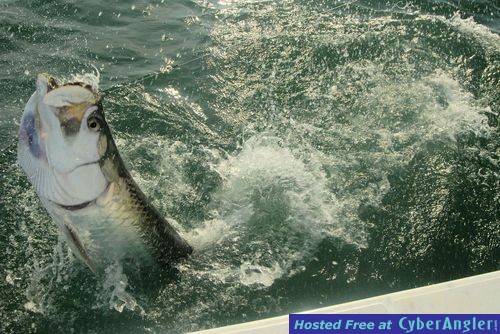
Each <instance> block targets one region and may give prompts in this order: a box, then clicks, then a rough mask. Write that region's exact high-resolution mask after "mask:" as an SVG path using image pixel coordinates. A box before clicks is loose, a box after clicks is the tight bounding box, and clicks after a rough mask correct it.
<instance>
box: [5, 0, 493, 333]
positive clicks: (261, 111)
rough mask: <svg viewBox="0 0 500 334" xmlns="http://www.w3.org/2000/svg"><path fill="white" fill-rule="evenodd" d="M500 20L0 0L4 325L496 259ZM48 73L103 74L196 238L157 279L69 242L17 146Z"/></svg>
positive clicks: (413, 5)
mask: <svg viewBox="0 0 500 334" xmlns="http://www.w3.org/2000/svg"><path fill="white" fill-rule="evenodd" d="M499 33H500V6H499V5H498V3H497V2H496V1H494V0H481V1H451V0H450V1H444V0H425V1H424V0H421V1H368V0H360V1H333V0H332V1H314V0H311V1H304V0H302V1H299V0H294V1H255V0H254V1H251V0H247V1H243V0H242V1H231V0H220V1H208V0H197V1H184V0H183V1H167V0H165V1H163V0H162V1H108V2H104V1H95V0H92V1H59V0H58V1H11V0H0V332H1V333H180V332H188V331H192V330H199V329H204V328H211V327H217V326H222V325H227V324H233V323H238V322H242V321H250V320H255V319H262V318H266V317H271V316H275V315H282V314H288V313H290V312H297V311H301V310H305V309H309V308H315V307H321V306H327V305H332V304H336V303H341V302H347V301H351V300H356V299H359V298H365V297H370V296H374V295H378V294H382V293H388V292H394V291H399V290H402V289H408V288H414V287H420V286H425V285H428V284H433V283H438V282H443V281H447V280H451V279H457V278H462V277H467V276H471V275H475V274H481V273H486V272H490V271H494V270H499V269H500V165H499V157H500V125H499V113H500V36H499ZM42 72H48V73H51V74H54V75H56V76H58V77H60V78H69V77H70V76H71V75H73V74H79V75H87V76H88V75H89V74H93V75H97V73H98V74H99V76H100V83H99V86H100V89H101V90H102V91H103V92H104V94H105V97H104V110H105V112H106V116H107V119H108V122H109V124H110V126H111V128H112V131H113V134H114V137H115V140H116V142H117V145H118V147H119V150H120V153H121V154H122V156H123V158H124V160H125V163H126V164H127V166H128V168H129V170H130V171H131V173H132V175H133V176H134V178H135V179H136V181H137V182H138V184H139V185H140V187H141V188H142V189H143V191H144V192H145V193H146V194H147V195H148V196H149V197H150V198H151V200H152V202H153V203H154V205H155V206H157V207H158V208H159V210H160V211H161V212H162V213H163V214H164V215H165V216H168V217H170V218H172V219H174V220H175V222H176V228H177V229H178V230H179V231H180V233H181V234H182V235H183V236H185V237H186V239H187V240H189V242H190V243H191V244H192V245H193V247H194V248H195V253H194V254H193V256H192V257H191V258H190V259H189V260H188V261H186V262H185V263H182V264H180V265H179V266H178V267H177V269H178V274H177V275H176V277H175V278H172V279H171V280H168V281H166V282H161V283H160V284H158V285H159V286H157V287H156V288H155V289H154V291H147V290H144V289H141V288H140V287H138V286H136V285H134V283H133V282H126V281H125V280H124V279H125V277H124V276H123V275H122V274H120V273H117V272H115V271H113V268H111V269H110V272H109V275H108V277H107V279H106V280H105V281H102V280H98V279H96V278H95V277H94V276H93V275H92V273H91V272H90V271H89V270H88V269H87V268H85V267H84V266H83V265H82V264H80V263H78V262H77V261H76V260H75V259H74V258H73V257H72V256H71V254H70V252H69V251H68V250H67V246H66V245H65V243H64V242H63V241H61V240H59V238H58V234H57V229H56V226H55V224H54V223H53V222H52V221H51V219H50V218H49V216H48V214H47V213H46V212H45V211H44V209H43V207H42V206H41V204H40V202H39V200H38V198H37V196H36V194H35V192H34V190H33V189H32V187H31V185H30V184H29V182H28V181H27V179H26V177H25V176H24V174H23V173H22V171H21V169H20V167H19V165H18V164H17V161H16V143H17V130H18V127H19V121H20V117H21V114H22V111H23V107H24V104H25V103H26V101H27V100H28V98H29V96H30V95H31V94H32V92H33V91H34V82H35V78H36V75H37V74H38V73H42ZM148 279H150V277H144V281H147V280H148ZM498 311H499V312H500V310H498Z"/></svg>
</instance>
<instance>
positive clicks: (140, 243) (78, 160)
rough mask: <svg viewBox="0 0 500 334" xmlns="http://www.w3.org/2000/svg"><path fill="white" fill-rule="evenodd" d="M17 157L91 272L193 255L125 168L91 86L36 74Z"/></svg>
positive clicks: (24, 117) (70, 243) (75, 250)
mask: <svg viewBox="0 0 500 334" xmlns="http://www.w3.org/2000/svg"><path fill="white" fill-rule="evenodd" d="M17 154H18V160H19V163H20V165H21V167H22V168H23V170H24V171H25V173H26V174H27V176H28V179H29V180H30V182H31V183H32V185H33V186H34V188H35V190H36V192H37V194H38V196H39V198H40V200H41V202H42V204H43V206H44V207H45V208H46V209H47V211H48V213H49V214H50V216H51V217H52V218H53V220H54V221H55V222H56V224H57V226H58V227H59V231H60V233H61V234H62V235H63V236H64V237H65V239H66V240H67V242H68V244H69V246H70V248H71V250H72V252H73V253H74V254H75V256H76V257H77V258H79V259H80V260H82V261H83V262H84V263H85V264H86V265H87V266H88V267H89V268H90V269H91V270H92V271H94V272H96V273H98V272H102V271H103V269H105V268H106V267H107V266H108V265H109V264H111V263H114V262H116V261H133V262H134V263H137V264H139V265H150V264H154V263H156V264H159V265H166V266H168V265H170V264H171V263H172V262H175V261H178V260H179V259H182V258H185V257H187V256H188V255H189V254H190V253H191V252H192V249H191V247H190V246H189V245H188V243H187V242H186V241H185V240H184V239H183V238H182V237H181V236H180V235H179V234H178V233H177V232H176V231H175V230H174V228H173V227H172V226H171V225H170V224H169V223H168V222H167V221H166V220H165V219H164V218H163V217H162V216H161V214H160V213H159V212H158V210H157V209H155V208H154V207H153V206H152V205H151V204H150V202H149V201H148V200H147V198H146V196H145V195H144V194H143V193H142V191H141V190H140V189H139V187H138V186H137V184H136V183H135V182H134V180H133V179H132V177H131V176H130V173H129V172H128V171H127V169H126V168H125V165H124V163H123V161H122V159H121V157H120V154H119V153H118V150H117V148H116V145H115V142H114V140H113V137H112V136H111V131H110V129H109V127H108V124H107V123H106V120H105V118H104V112H103V108H102V103H101V97H100V95H99V93H98V92H97V91H96V89H95V88H94V87H92V86H91V85H87V84H84V83H80V82H76V83H68V84H64V85H58V84H57V82H56V80H55V79H54V78H52V77H50V76H48V75H44V74H41V75H39V76H38V79H37V81H36V91H35V93H33V95H32V96H31V98H30V99H29V101H28V103H27V104H26V107H25V109H24V113H23V116H22V120H21V127H20V130H19V143H18V150H17Z"/></svg>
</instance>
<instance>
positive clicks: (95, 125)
mask: <svg viewBox="0 0 500 334" xmlns="http://www.w3.org/2000/svg"><path fill="white" fill-rule="evenodd" d="M87 127H88V128H89V130H91V131H94V132H97V131H99V130H101V127H102V122H101V120H100V119H99V118H97V117H96V116H90V117H89V118H88V119H87Z"/></svg>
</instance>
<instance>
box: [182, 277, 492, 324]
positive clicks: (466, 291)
mask: <svg viewBox="0 0 500 334" xmlns="http://www.w3.org/2000/svg"><path fill="white" fill-rule="evenodd" d="M300 313H319V314H325V313H357V314H363V313H365V314H369V313H378V314H388V313H410V314H411V313H414V314H415V313H417V314H418V313H420V314H421V313H431V314H432V313H445V314H453V313H455V314H463V313H475V314H481V313H487V314H495V313H500V270H499V271H494V272H491V273H487V274H482V275H476V276H471V277H467V278H461V279H457V280H453V281H447V282H444V283H438V284H433V285H429V286H425V287H420V288H415V289H409V290H403V291H399V292H394V293H390V294H386V295H380V296H376V297H371V298H366V299H360V300H356V301H352V302H348V303H344V304H337V305H333V306H328V307H322V308H318V309H312V310H307V311H304V312H300ZM195 333H197V334H213V333H221V334H228V333H231V334H250V333H257V334H281V333H283V334H285V333H288V314H287V315H283V316H278V317H274V318H268V319H263V320H257V321H251V322H246V323H240V324H236V325H231V326H226V327H218V328H213V329H208V330H202V331H198V332H193V333H191V334H195Z"/></svg>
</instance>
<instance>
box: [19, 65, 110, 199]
mask: <svg viewBox="0 0 500 334" xmlns="http://www.w3.org/2000/svg"><path fill="white" fill-rule="evenodd" d="M108 137H110V132H109V129H108V127H107V124H106V122H105V119H104V113H103V111H102V107H101V103H100V97H99V95H98V93H97V92H96V91H95V90H94V89H93V88H92V87H91V86H90V85H85V84H82V83H72V84H65V85H61V86H59V85H58V84H57V83H56V81H55V80H54V78H52V77H50V76H48V75H44V74H41V75H39V76H38V78H37V81H36V91H35V93H33V95H32V96H31V98H30V99H29V101H28V103H27V104H26V107H25V109H24V113H23V116H22V120H21V127H20V130H19V143H18V160H19V163H20V164H21V167H22V168H23V169H24V171H25V172H26V174H27V175H28V178H29V180H30V181H31V183H32V184H33V186H34V187H35V189H36V191H37V193H38V195H39V196H40V197H41V198H42V199H45V200H49V201H52V202H54V203H56V204H59V205H62V206H78V205H83V204H84V203H88V202H90V201H93V200H95V199H96V198H97V197H99V196H100V195H101V194H103V193H104V192H105V190H106V189H107V186H108V180H107V179H106V176H105V175H104V172H103V170H102V168H101V167H102V165H103V157H104V156H105V154H106V151H107V149H108V146H109V143H110V142H109V140H108ZM109 139H110V138H109Z"/></svg>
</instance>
